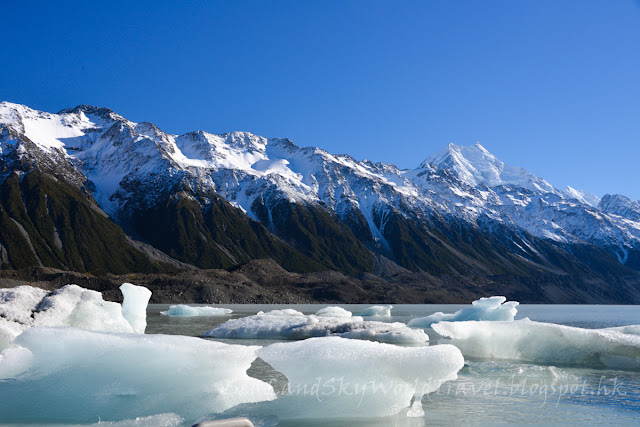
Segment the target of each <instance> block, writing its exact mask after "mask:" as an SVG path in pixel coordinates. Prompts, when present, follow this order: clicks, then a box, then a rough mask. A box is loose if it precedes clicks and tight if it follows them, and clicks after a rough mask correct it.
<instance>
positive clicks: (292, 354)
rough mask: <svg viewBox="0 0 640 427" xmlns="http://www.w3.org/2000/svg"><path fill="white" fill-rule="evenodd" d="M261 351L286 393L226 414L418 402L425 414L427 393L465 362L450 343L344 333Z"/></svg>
mask: <svg viewBox="0 0 640 427" xmlns="http://www.w3.org/2000/svg"><path fill="white" fill-rule="evenodd" d="M258 356H259V357H260V358H261V359H263V360H264V361H266V362H267V363H268V364H270V365H271V366H272V367H273V368H274V369H275V370H276V371H279V372H281V373H283V374H284V375H285V376H286V377H287V379H288V380H289V383H288V386H287V387H286V389H285V390H283V391H284V395H283V396H281V397H279V398H278V399H277V400H275V401H271V402H263V403H258V404H254V405H242V406H240V407H238V408H234V409H232V410H231V411H230V412H228V413H225V414H223V415H224V416H239V415H242V414H243V413H244V414H248V413H250V414H255V415H259V416H268V415H275V416H277V417H278V418H279V419H281V420H285V419H296V418H323V419H326V418H352V417H353V418H368V417H385V416H392V415H396V414H399V413H401V412H402V411H407V412H409V408H410V407H411V406H412V403H413V402H418V403H417V404H415V405H414V407H413V408H412V410H413V412H412V413H411V414H410V415H413V416H420V415H422V414H423V413H422V405H421V404H420V400H421V398H422V395H423V394H426V393H430V392H433V391H435V390H437V389H438V388H439V387H440V385H441V384H442V383H444V382H445V381H450V380H454V379H456V378H457V372H458V371H459V370H460V369H461V368H462V367H463V365H464V360H463V357H462V354H461V353H460V351H459V350H458V349H457V348H455V347H454V346H450V345H436V346H430V347H400V346H395V345H390V344H384V343H377V342H368V341H359V340H346V339H343V338H339V337H325V338H311V339H308V340H304V341H298V342H293V343H277V344H272V345H269V346H267V347H263V348H262V349H260V350H259V351H258ZM310 367H313V368H312V369H311V368H310Z"/></svg>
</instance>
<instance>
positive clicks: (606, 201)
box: [598, 194, 640, 221]
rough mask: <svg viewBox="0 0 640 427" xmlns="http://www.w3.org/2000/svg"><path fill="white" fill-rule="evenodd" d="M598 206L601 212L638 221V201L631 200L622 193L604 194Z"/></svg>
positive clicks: (639, 217) (639, 207)
mask: <svg viewBox="0 0 640 427" xmlns="http://www.w3.org/2000/svg"><path fill="white" fill-rule="evenodd" d="M598 207H599V208H600V210H601V211H602V212H606V213H608V214H613V215H618V216H621V217H623V218H626V219H630V220H632V221H640V202H636V201H634V200H631V199H629V198H628V197H625V196H623V195H622V194H613V195H611V194H606V195H605V196H604V197H603V198H602V200H601V201H600V203H599V205H598Z"/></svg>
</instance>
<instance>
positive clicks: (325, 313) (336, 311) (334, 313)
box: [316, 307, 353, 318]
mask: <svg viewBox="0 0 640 427" xmlns="http://www.w3.org/2000/svg"><path fill="white" fill-rule="evenodd" d="M316 316H318V317H343V318H349V317H353V314H352V313H351V312H350V311H348V310H345V309H344V308H342V307H325V308H321V309H320V310H318V311H316Z"/></svg>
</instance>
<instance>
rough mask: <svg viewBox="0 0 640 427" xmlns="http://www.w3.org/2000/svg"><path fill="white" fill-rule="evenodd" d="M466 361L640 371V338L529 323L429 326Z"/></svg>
mask: <svg viewBox="0 0 640 427" xmlns="http://www.w3.org/2000/svg"><path fill="white" fill-rule="evenodd" d="M431 327H432V328H433V330H434V331H436V332H437V333H438V334H440V335H442V336H444V337H447V338H450V339H448V340H442V342H446V343H450V344H453V345H455V346H456V347H458V348H459V349H460V351H462V354H464V355H465V356H468V357H477V358H486V359H506V360H516V361H523V362H531V363H544V364H555V365H580V366H588V367H595V368H603V367H606V368H616V369H633V370H637V369H640V336H638V335H632V334H627V333H624V332H621V331H619V330H611V329H583V328H576V327H572V326H564V325H556V324H553V323H541V322H533V321H531V320H529V319H522V320H517V321H511V322H510V321H506V322H486V321H481V322H478V321H468V322H440V323H436V324H433V325H432V326H431Z"/></svg>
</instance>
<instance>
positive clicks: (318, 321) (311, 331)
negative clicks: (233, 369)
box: [203, 307, 429, 344]
mask: <svg viewBox="0 0 640 427" xmlns="http://www.w3.org/2000/svg"><path fill="white" fill-rule="evenodd" d="M333 308H337V307H331V309H332V310H328V311H324V312H323V311H322V310H326V309H322V310H320V311H319V312H322V313H320V315H318V314H317V313H316V314H315V315H313V314H312V315H305V314H303V313H300V312H298V311H295V310H291V309H286V310H274V311H270V312H268V313H263V312H260V313H258V314H256V315H254V316H248V317H243V318H240V319H231V320H228V321H226V322H225V323H223V324H221V325H218V326H216V327H215V328H213V329H211V330H210V331H207V332H205V333H204V335H203V336H205V337H213V338H243V339H256V338H265V339H284V340H303V339H306V338H312V337H325V336H340V337H343V338H352V339H362V340H369V341H380V342H387V343H404V344H421V343H425V342H427V341H428V340H429V337H428V335H427V334H426V333H425V332H424V331H423V330H419V329H412V328H409V327H407V326H406V325H405V324H404V323H398V322H396V323H384V322H376V321H364V320H363V319H362V317H357V316H356V317H326V316H327V315H328V314H329V313H331V314H338V315H342V316H344V313H342V312H339V311H337V310H333ZM340 310H343V309H340ZM344 311H346V310H344ZM347 313H348V312H347Z"/></svg>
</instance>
